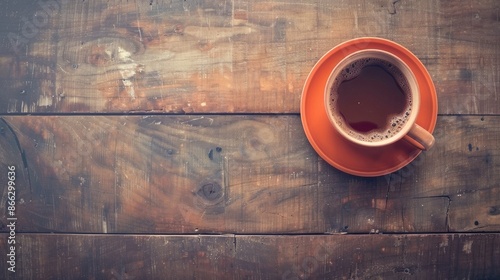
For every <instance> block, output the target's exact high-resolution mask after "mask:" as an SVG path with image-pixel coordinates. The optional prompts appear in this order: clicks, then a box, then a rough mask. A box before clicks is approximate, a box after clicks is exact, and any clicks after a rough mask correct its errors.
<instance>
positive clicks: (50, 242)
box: [0, 234, 500, 279]
mask: <svg viewBox="0 0 500 280" xmlns="http://www.w3.org/2000/svg"><path fill="white" fill-rule="evenodd" d="M5 239H6V238H5V235H2V236H1V238H0V250H1V251H2V252H4V251H5V249H6V242H5ZM17 241H18V245H17V265H16V270H17V271H16V273H10V272H8V271H6V270H2V271H0V275H1V277H2V279H498V278H499V277H500V266H498V262H496V260H498V259H499V258H500V246H498V243H499V242H500V235H499V234H470V235H458V234H443V235H379V234H374V235H323V236H321V235H320V236H287V237H285V236H232V235H231V236H203V235H201V236H119V235H106V236H103V235H97V236H96V235H19V237H18V239H17ZM495 244H497V245H496V246H495ZM0 261H1V262H2V263H6V254H3V253H2V254H0Z"/></svg>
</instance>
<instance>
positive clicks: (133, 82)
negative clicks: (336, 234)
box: [0, 0, 500, 114]
mask: <svg viewBox="0 0 500 280" xmlns="http://www.w3.org/2000/svg"><path fill="white" fill-rule="evenodd" d="M4 2H5V3H4ZM4 2H2V11H1V12H0V15H1V16H0V25H1V26H2V29H1V30H0V38H2V39H1V40H0V88H1V89H2V92H1V93H0V112H2V113H5V112H9V113H19V112H103V113H106V112H129V111H158V112H264V113H265V112H277V113H281V112H298V111H299V101H300V96H301V90H302V87H303V84H304V81H305V79H306V77H307V74H308V73H309V71H310V69H311V68H312V66H313V65H314V63H315V62H316V61H317V60H318V59H319V58H320V57H321V56H322V55H323V54H324V53H325V52H327V51H328V50H329V49H331V48H332V47H333V46H335V45H336V44H338V43H341V42H343V41H345V40H348V39H352V38H355V37H361V36H378V37H383V38H388V39H391V40H394V41H396V42H399V43H401V44H403V45H404V46H406V47H408V48H409V49H410V50H411V51H412V52H414V53H415V54H416V55H417V56H418V57H419V58H420V59H421V60H422V62H423V63H424V64H425V65H426V66H427V67H428V70H429V72H430V74H431V75H432V77H433V79H434V80H435V83H436V87H437V91H438V94H439V100H440V107H439V112H440V113H442V114H498V113H500V109H499V108H500V93H499V92H500V90H499V85H500V67H499V65H500V48H499V45H500V21H499V18H500V2H498V1H497V0H481V1H468V0H457V1H437V0H428V1H392V0H376V1H368V0H354V1H330V0H319V1H301V0H290V1H273V0H258V1H253V0H252V1H249V0H242V1H226V0H216V1H208V0H203V1H194V0H174V1H171V0H168V1H167V0H151V1H138V0H130V1H121V0H110V1H108V0H106V1H104V0H86V1H69V0H39V1H31V0H15V1H14V0H9V1H4ZM41 3H45V4H41Z"/></svg>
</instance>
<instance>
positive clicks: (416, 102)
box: [324, 49, 420, 147]
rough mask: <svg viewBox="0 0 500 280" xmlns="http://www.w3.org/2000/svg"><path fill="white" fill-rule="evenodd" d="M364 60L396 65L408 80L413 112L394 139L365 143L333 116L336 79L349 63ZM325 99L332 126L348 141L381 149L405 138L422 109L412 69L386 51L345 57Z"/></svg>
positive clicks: (366, 50)
mask: <svg viewBox="0 0 500 280" xmlns="http://www.w3.org/2000/svg"><path fill="white" fill-rule="evenodd" d="M363 58H376V59H381V60H385V61H387V62H389V63H391V64H393V65H395V66H396V67H397V68H398V69H399V70H400V71H401V72H402V73H403V75H404V76H405V78H406V80H407V81H408V86H409V89H410V92H411V97H412V98H411V102H412V104H411V105H410V108H411V112H410V114H409V116H408V119H407V121H406V123H405V124H404V126H403V127H402V128H401V129H400V130H399V131H398V132H397V133H396V134H394V135H393V136H392V137H389V138H387V139H384V140H381V141H373V142H369V141H364V140H360V139H357V138H356V137H353V136H351V135H349V134H348V133H347V132H346V131H345V130H344V128H343V127H341V126H340V125H339V124H338V122H337V121H336V118H335V117H334V116H333V114H332V110H330V108H331V105H332V104H331V102H332V101H331V98H330V93H331V88H332V85H333V83H334V81H335V77H336V76H337V75H339V74H340V71H342V70H343V69H344V68H345V67H346V66H347V65H348V64H349V63H351V62H352V61H356V60H359V59H363ZM324 98H325V102H324V105H325V109H326V113H327V116H328V120H329V121H330V124H331V125H333V126H334V127H335V129H336V130H337V131H338V132H339V133H340V134H341V135H342V136H343V137H344V138H346V139H347V140H349V141H351V142H354V143H356V144H359V145H362V146H368V147H379V146H385V145H389V144H392V143H394V142H396V141H398V140H400V139H401V138H403V137H404V136H405V135H406V134H408V132H409V131H410V129H411V128H412V126H413V125H414V123H415V121H416V119H417V116H418V111H419V108H420V93H419V87H418V83H417V79H416V77H415V75H414V74H413V72H412V71H411V69H410V67H409V66H408V65H407V64H406V63H405V62H404V61H403V60H402V59H401V58H399V57H397V56H396V55H394V54H392V53H390V52H387V51H384V50H379V49H365V50H359V51H356V52H354V53H351V54H349V55H347V56H346V57H344V58H343V59H342V60H341V61H340V62H339V63H337V65H335V67H334V68H333V70H332V72H331V73H330V76H329V77H328V81H327V83H326V86H325V91H324Z"/></svg>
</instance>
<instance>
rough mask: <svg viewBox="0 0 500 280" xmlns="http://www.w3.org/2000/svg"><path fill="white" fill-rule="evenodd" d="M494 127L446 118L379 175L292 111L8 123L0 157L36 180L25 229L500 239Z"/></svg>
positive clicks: (24, 209) (24, 191) (494, 121)
mask: <svg viewBox="0 0 500 280" xmlns="http://www.w3.org/2000/svg"><path fill="white" fill-rule="evenodd" d="M499 120H500V117H496V116H495V117H494V116H485V117H480V116H468V117H464V116H442V117H439V120H438V125H437V127H436V131H435V136H436V140H437V141H436V145H435V147H433V149H431V150H430V151H428V152H426V153H423V154H421V155H420V156H419V158H418V159H417V160H415V161H414V162H413V163H412V164H410V165H409V166H407V167H405V168H404V169H402V170H400V171H398V172H396V173H393V174H390V175H387V176H381V177H375V178H362V177H356V176H351V175H348V174H345V173H343V172H341V171H338V170H336V169H334V168H333V167H331V166H329V165H328V164H327V163H325V162H324V161H323V160H321V159H320V158H319V157H318V156H317V154H316V153H315V152H314V150H313V149H312V147H311V146H310V144H309V143H308V141H307V139H306V137H305V135H304V133H303V130H302V128H301V123H300V117H299V116H293V115H289V116H279V115H277V116H258V115H243V116H225V115H208V116H202V115H199V116H164V115H161V116H154V115H150V116H52V117H49V116H46V117H42V116H11V117H4V123H3V127H7V124H8V128H4V130H3V131H4V133H3V134H2V136H1V137H0V141H2V145H1V147H2V148H0V161H1V164H3V166H6V165H11V164H18V165H20V166H26V167H27V169H26V171H23V172H25V174H28V172H29V177H26V179H23V180H22V181H20V183H19V185H20V186H19V189H18V194H19V195H18V198H19V199H23V201H24V204H22V205H19V209H18V210H17V211H18V213H19V215H20V216H22V217H23V220H22V221H19V230H21V231H23V232H76V233H202V232H203V233H214V232H215V233H324V232H357V233H368V232H421V233H423V232H470V231H499V230H500V215H498V209H499V208H500V207H499V205H500V198H499V197H500V195H499V192H500V185H499V182H500V179H499V174H500V164H499V160H498V159H499V156H500V154H499V152H500V146H499V145H500V141H499V135H500V126H499V123H500V122H499ZM13 139H17V140H13ZM16 141H18V142H19V147H16V145H17V144H16ZM19 151H21V152H19ZM21 154H23V155H24V161H25V163H23V160H22V157H21ZM27 178H29V180H27ZM23 184H24V185H23ZM5 195H6V194H5V190H4V193H3V194H2V197H3V199H5ZM1 211H2V212H1V213H2V217H4V218H5V215H6V213H5V212H4V211H5V210H1ZM3 220H5V219H3Z"/></svg>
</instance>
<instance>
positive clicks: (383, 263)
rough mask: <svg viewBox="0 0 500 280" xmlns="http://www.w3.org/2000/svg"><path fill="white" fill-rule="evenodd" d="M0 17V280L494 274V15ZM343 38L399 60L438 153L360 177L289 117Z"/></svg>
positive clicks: (48, 10)
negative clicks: (430, 109) (427, 81)
mask: <svg viewBox="0 0 500 280" xmlns="http://www.w3.org/2000/svg"><path fill="white" fill-rule="evenodd" d="M1 6H2V9H1V11H0V89H1V91H0V170H4V171H5V170H7V166H12V165H14V166H16V168H17V169H16V217H18V220H17V221H16V238H17V239H16V241H17V243H16V247H15V249H16V254H17V255H16V256H17V257H16V261H17V272H16V274H11V273H8V272H7V271H6V268H5V269H3V268H4V265H1V266H0V268H2V270H1V271H0V278H2V279H14V278H15V279H24V278H28V279H30V278H31V279H132V278H134V279H155V278H156V279H158V278H164V277H165V275H171V276H169V277H171V279H185V278H191V279H207V278H208V279H279V278H282V279H332V278H333V279H344V278H350V279H366V278H377V279H378V278H382V279H417V278H418V279H420V278H429V279H497V278H499V277H500V271H499V267H498V265H496V264H497V260H498V259H499V255H500V252H499V246H498V242H499V241H498V239H499V236H500V161H499V158H500V115H499V114H500V109H499V108H500V96H499V85H500V47H499V46H500V2H498V1H496V0H477V1H467V0H454V1H437V0H425V1H405V0H401V1H393V0H375V1H367V0H353V1H329V0H315V1H305V0H285V1H274V0H270V1H269V0H266V1H264V0H256V1H250V0H236V1H235V0H232V1H226V0H224V1H223V0H214V1H211V0H196V1H195V0H150V1H138V0H128V1H125V0H82V1H69V0H38V1H30V0H17V1H14V0H7V1H3V2H2V5H1ZM361 36H377V37H382V38H387V39H391V40H394V41H396V42H398V43H401V44H403V45H404V46H406V47H407V48H409V49H410V50H411V51H412V52H413V53H415V55H416V56H417V57H418V58H420V60H421V61H422V62H423V63H424V65H425V66H426V67H427V69H428V70H429V73H430V75H431V76H432V78H433V80H434V82H435V85H436V89H437V93H438V99H439V113H440V115H439V117H438V122H437V127H436V130H435V132H434V134H435V137H436V140H437V144H436V146H435V147H433V149H432V150H430V151H428V152H425V153H423V154H422V155H420V156H419V157H418V158H417V160H416V161H414V162H413V163H412V164H410V165H409V166H407V167H405V168H404V169H402V170H400V171H398V172H396V173H393V174H390V175H387V176H382V177H377V178H360V177H356V176H351V175H348V174H345V173H343V172H340V171H338V170H336V169H334V168H333V167H331V166H329V165H328V164H327V163H326V162H324V161H323V160H322V159H321V158H319V157H318V155H317V154H316V153H315V152H314V150H313V149H312V147H311V145H310V144H309V143H308V141H307V139H306V137H305V135H304V132H303V129H302V125H301V122H300V116H299V113H300V112H299V104H300V98H301V94H302V92H301V91H302V87H303V84H304V82H305V79H306V77H307V75H308V73H309V71H310V69H311V68H312V66H313V65H314V63H316V61H318V59H319V58H320V57H321V56H322V55H323V54H324V53H325V52H327V51H328V50H329V49H331V48H332V47H333V46H335V45H337V44H339V43H341V42H343V41H345V40H348V39H352V38H355V37H361ZM233 113H237V114H233ZM30 114H34V115H35V116H31V115H30ZM4 171H0V184H1V185H2V186H5V184H6V182H7V181H8V178H7V173H6V172H4ZM7 199H8V196H7V189H6V188H2V189H1V194H0V205H6V203H7ZM7 217H8V212H7V208H6V207H4V206H2V207H1V208H0V233H1V234H0V262H1V263H2V264H5V263H6V260H7V259H6V258H7V253H8V252H9V251H10V247H9V246H10V245H8V244H7V236H8V234H10V229H9V227H8V220H7ZM52 233H57V234H52ZM382 233H383V234H382ZM164 234H173V235H164ZM205 234H223V235H217V236H207V235H205ZM247 234H249V235H247ZM251 234H257V235H251ZM331 234H333V235H331Z"/></svg>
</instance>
